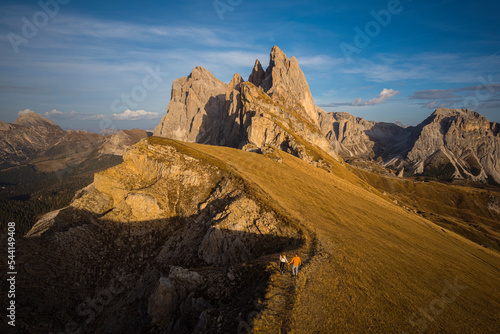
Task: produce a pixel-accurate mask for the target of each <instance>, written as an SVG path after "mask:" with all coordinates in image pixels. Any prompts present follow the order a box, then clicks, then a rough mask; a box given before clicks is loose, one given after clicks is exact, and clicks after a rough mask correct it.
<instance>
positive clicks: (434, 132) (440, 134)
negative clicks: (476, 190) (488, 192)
mask: <svg viewBox="0 0 500 334" xmlns="http://www.w3.org/2000/svg"><path fill="white" fill-rule="evenodd" d="M414 133H415V134H414V138H416V140H415V142H414V143H413V146H412V148H411V150H410V151H409V152H408V155H407V161H408V163H410V164H411V165H412V166H414V168H415V169H416V171H417V172H420V173H423V172H426V170H427V171H434V170H435V169H436V168H440V167H443V166H446V165H448V164H450V166H449V168H450V170H452V171H451V174H452V176H453V177H454V178H468V179H472V180H478V181H480V180H485V179H486V178H487V177H488V175H489V176H492V177H493V178H494V179H495V180H496V181H497V182H499V181H500V163H499V161H500V133H499V128H498V124H496V123H495V122H489V121H488V120H487V119H486V118H485V117H483V116H481V115H480V114H478V113H477V112H474V111H472V110H467V109H446V108H439V109H437V110H436V111H435V112H434V113H433V114H432V115H431V116H430V117H429V118H427V119H426V120H425V121H424V122H422V123H421V124H420V125H418V126H417V127H416V129H415V132H414ZM438 153H439V155H437V154H438ZM438 156H439V159H438ZM438 174H439V173H438Z"/></svg>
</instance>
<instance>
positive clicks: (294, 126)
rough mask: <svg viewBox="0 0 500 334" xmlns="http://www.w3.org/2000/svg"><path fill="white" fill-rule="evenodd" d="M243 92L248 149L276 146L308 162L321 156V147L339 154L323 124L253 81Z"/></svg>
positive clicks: (334, 154) (243, 86)
mask: <svg viewBox="0 0 500 334" xmlns="http://www.w3.org/2000/svg"><path fill="white" fill-rule="evenodd" d="M241 96H242V103H243V109H242V112H243V115H244V116H243V117H244V121H243V124H244V126H245V129H246V130H245V138H244V139H245V140H244V142H245V143H246V144H245V146H244V147H243V148H244V149H246V150H264V149H265V148H266V147H268V146H270V147H275V148H278V149H281V150H282V151H285V152H288V153H290V154H292V155H295V156H297V157H299V158H301V159H303V160H305V161H308V162H314V161H315V159H317V156H316V153H315V152H317V151H316V150H317V149H320V150H322V151H324V152H326V153H328V154H330V155H331V156H333V157H336V156H337V155H336V153H335V152H334V150H333V148H332V146H331V145H330V143H329V142H328V140H327V139H326V138H325V137H324V135H323V134H322V133H321V131H320V130H319V128H318V127H316V125H315V124H313V123H312V122H311V121H309V120H308V119H305V118H304V117H303V115H302V114H299V113H296V112H294V110H290V109H289V108H287V107H286V106H284V105H282V104H280V103H277V102H275V101H274V100H273V99H271V98H270V97H269V96H268V95H266V94H265V93H264V92H263V91H262V90H261V89H260V88H257V87H255V86H254V85H253V84H252V83H250V82H246V83H244V84H243V85H242V92H241Z"/></svg>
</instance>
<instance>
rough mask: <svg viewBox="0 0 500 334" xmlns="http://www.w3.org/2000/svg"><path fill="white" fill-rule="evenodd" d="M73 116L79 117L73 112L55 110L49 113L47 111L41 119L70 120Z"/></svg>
mask: <svg viewBox="0 0 500 334" xmlns="http://www.w3.org/2000/svg"><path fill="white" fill-rule="evenodd" d="M75 116H79V114H78V113H77V112H76V111H74V110H73V111H71V112H63V111H59V110H56V109H52V110H51V111H47V112H45V113H44V114H43V117H47V118H53V119H61V118H72V117H75Z"/></svg>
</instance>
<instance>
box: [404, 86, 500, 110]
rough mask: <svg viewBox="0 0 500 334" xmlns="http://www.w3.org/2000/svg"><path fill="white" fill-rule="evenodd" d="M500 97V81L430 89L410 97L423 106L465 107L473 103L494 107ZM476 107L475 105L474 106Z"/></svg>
mask: <svg viewBox="0 0 500 334" xmlns="http://www.w3.org/2000/svg"><path fill="white" fill-rule="evenodd" d="M499 98H500V83H491V84H488V83H486V84H481V83H479V84H478V85H476V86H466V87H459V88H450V89H429V90H420V91H416V92H413V93H412V94H411V95H410V96H408V99H410V100H416V101H418V102H416V103H417V104H419V105H421V106H422V108H428V109H434V108H437V107H449V108H464V107H470V106H469V105H467V104H470V103H473V104H475V107H476V108H477V107H479V106H481V105H482V106H486V107H488V108H492V107H493V105H496V104H497V102H498V100H499ZM473 107H474V106H473Z"/></svg>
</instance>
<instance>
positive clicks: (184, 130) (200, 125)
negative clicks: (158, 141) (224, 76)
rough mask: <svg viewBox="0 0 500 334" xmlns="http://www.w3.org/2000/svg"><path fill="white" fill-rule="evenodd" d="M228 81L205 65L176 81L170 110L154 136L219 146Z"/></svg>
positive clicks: (155, 130) (168, 109) (173, 84)
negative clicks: (222, 79) (205, 67)
mask: <svg viewBox="0 0 500 334" xmlns="http://www.w3.org/2000/svg"><path fill="white" fill-rule="evenodd" d="M227 86H228V85H227V84H225V83H223V82H222V81H220V80H219V79H217V78H216V77H214V76H213V74H212V73H210V72H209V71H207V70H206V69H204V68H203V67H200V66H198V67H196V68H195V69H193V71H192V72H191V74H190V75H189V76H188V77H187V78H186V77H183V78H179V79H176V80H174V82H173V83H172V93H171V100H170V103H169V104H168V108H167V113H166V115H165V116H163V118H162V119H161V121H160V124H158V125H157V126H156V128H155V129H154V132H153V135H155V136H159V137H167V138H171V139H177V140H182V141H186V142H191V143H194V142H197V143H203V144H212V145H216V144H218V143H217V139H218V132H219V131H218V130H219V126H220V120H221V116H222V113H223V111H224V109H225V108H224V106H225V95H226V89H227Z"/></svg>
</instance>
